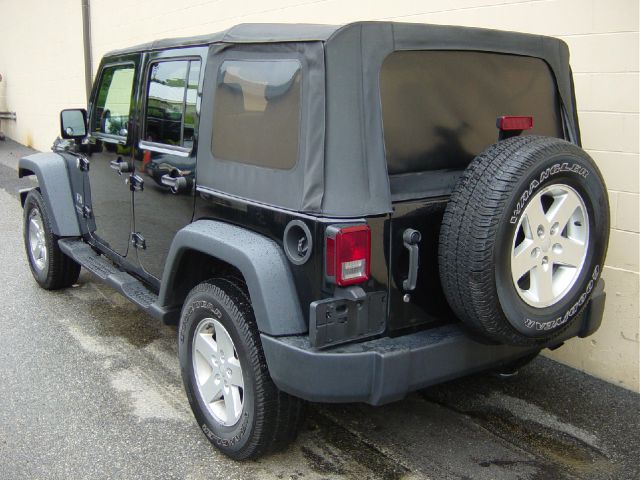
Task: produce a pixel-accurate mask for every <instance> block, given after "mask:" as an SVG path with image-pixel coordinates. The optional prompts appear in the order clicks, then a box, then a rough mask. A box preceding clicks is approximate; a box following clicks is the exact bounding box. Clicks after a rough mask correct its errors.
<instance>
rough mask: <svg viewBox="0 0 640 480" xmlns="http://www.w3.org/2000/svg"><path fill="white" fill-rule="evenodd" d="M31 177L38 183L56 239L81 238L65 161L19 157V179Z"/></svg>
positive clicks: (55, 157)
mask: <svg viewBox="0 0 640 480" xmlns="http://www.w3.org/2000/svg"><path fill="white" fill-rule="evenodd" d="M30 175H35V176H36V178H37V179H38V186H39V187H40V192H41V193H42V198H43V199H44V202H45V205H46V207H47V210H48V212H49V214H50V216H51V229H52V230H53V233H54V234H55V235H57V236H59V237H77V236H80V235H81V232H80V225H79V224H78V217H77V215H76V209H75V206H74V203H73V193H72V191H71V182H70V180H69V173H68V171H67V165H66V160H65V159H64V158H62V156H60V155H58V154H57V153H53V152H47V153H34V154H33V155H28V156H26V157H22V158H21V159H20V160H19V162H18V177H20V178H23V177H28V176H30Z"/></svg>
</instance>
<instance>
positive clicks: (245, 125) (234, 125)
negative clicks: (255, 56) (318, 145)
mask: <svg viewBox="0 0 640 480" xmlns="http://www.w3.org/2000/svg"><path fill="white" fill-rule="evenodd" d="M300 82H301V65H300V62H299V61H298V60H225V61H224V62H223V63H222V65H221V66H220V69H219V71H218V78H217V85H216V90H215V94H214V107H213V134H212V137H211V150H212V153H213V156H214V157H216V158H220V159H223V160H228V161H232V162H239V163H244V164H249V165H257V166H260V167H266V168H272V169H281V170H288V169H291V168H293V167H294V166H295V164H296V162H297V159H298V143H299V130H300V104H301V102H300V93H301V92H300Z"/></svg>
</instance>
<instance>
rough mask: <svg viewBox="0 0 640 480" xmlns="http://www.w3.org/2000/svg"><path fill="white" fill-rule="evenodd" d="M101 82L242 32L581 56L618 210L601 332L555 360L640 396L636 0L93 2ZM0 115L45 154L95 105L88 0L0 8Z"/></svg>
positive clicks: (580, 81)
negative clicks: (127, 64) (300, 32)
mask: <svg viewBox="0 0 640 480" xmlns="http://www.w3.org/2000/svg"><path fill="white" fill-rule="evenodd" d="M91 7H92V12H91V13H92V29H93V52H94V63H95V65H94V72H95V69H96V68H97V64H98V62H99V61H100V57H101V56H102V54H104V53H105V52H106V51H108V50H112V49H115V48H120V47H125V46H130V45H132V44H137V43H142V42H146V41H149V40H154V39H158V38H163V37H175V36H185V35H195V34H204V33H211V32H215V31H219V30H221V29H225V28H227V27H230V26H232V25H235V24H237V23H243V22H309V23H333V24H339V23H345V22H350V21H355V20H395V21H405V22H426V23H440V24H455V25H469V26H478V27H490V28H496V29H501V30H517V31H522V32H530V33H539V34H545V35H551V36H555V37H559V38H562V39H563V40H565V41H566V42H567V43H568V44H569V47H570V49H571V56H572V57H571V58H572V59H571V64H572V67H573V71H574V74H575V83H576V92H577V101H578V110H579V115H580V121H581V127H582V133H583V142H584V147H585V148H586V149H587V150H588V152H589V153H590V154H591V155H592V156H593V157H594V158H595V159H596V161H597V162H598V164H599V165H600V168H601V169H602V171H603V173H604V176H605V179H606V182H607V186H608V188H609V195H610V199H611V227H612V228H611V242H610V247H609V255H608V257H607V261H606V265H607V267H606V268H605V270H604V278H605V279H606V281H607V293H608V298H607V307H606V311H605V319H604V324H603V327H602V328H601V330H600V331H599V332H598V333H597V334H596V335H594V336H593V337H590V338H589V339H586V340H572V341H570V342H568V344H567V345H566V346H564V347H563V348H561V349H560V350H558V351H556V352H553V353H551V354H550V356H551V357H553V358H555V359H558V360H560V361H562V362H565V363H567V364H569V365H572V366H575V367H577V368H580V369H582V370H585V371H587V372H589V373H591V374H593V375H596V376H598V377H601V378H605V379H607V380H610V381H612V382H616V383H619V384H620V385H623V386H625V387H627V388H630V389H633V390H637V391H640V386H639V379H638V372H639V370H640V366H639V355H640V354H639V347H640V343H639V317H640V316H639V300H638V290H639V288H640V286H639V273H638V272H639V270H640V267H639V249H640V243H639V242H640V235H639V233H638V232H639V225H638V224H639V208H638V206H639V201H640V197H639V192H640V190H639V180H640V179H639V175H640V174H639V165H640V159H639V150H640V149H639V133H638V131H639V125H638V123H639V118H640V114H639V112H640V108H639V100H638V91H639V73H638V72H639V67H638V56H639V51H638V44H639V34H638V0H427V1H424V0H422V1H420V0H396V1H394V2H389V1H387V0H369V1H356V0H267V1H265V0H245V1H243V2H237V1H231V0H209V1H206V0H182V1H180V2H176V1H175V0H173V1H169V0H138V1H131V0H92V2H91ZM0 32H1V33H0V35H1V36H0V74H2V75H3V76H4V78H5V79H4V81H3V82H0V110H5V109H8V110H12V111H16V112H17V114H18V120H17V122H7V121H4V122H3V124H2V127H1V128H2V130H4V132H5V133H7V134H8V135H9V136H10V137H12V138H14V139H16V140H18V141H19V142H22V143H24V144H27V145H30V146H33V147H35V148H37V149H40V150H46V149H48V148H49V146H50V145H51V143H52V141H53V139H54V138H55V136H56V135H57V130H58V112H59V111H60V110H61V109H62V108H64V107H74V106H80V105H82V104H84V103H85V94H84V82H83V68H84V67H83V56H82V23H81V9H80V0H58V1H56V2H43V1H37V0H22V1H21V2H13V1H10V0H0Z"/></svg>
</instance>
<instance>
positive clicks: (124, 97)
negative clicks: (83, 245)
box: [84, 54, 140, 257]
mask: <svg viewBox="0 0 640 480" xmlns="http://www.w3.org/2000/svg"><path fill="white" fill-rule="evenodd" d="M139 65H140V54H130V55H122V56H118V57H111V58H108V59H107V60H105V61H103V64H102V65H101V69H100V73H99V76H98V82H97V88H96V89H95V90H94V92H93V97H92V104H91V108H90V111H91V112H90V119H89V126H90V132H89V133H90V136H89V140H90V142H92V144H93V145H92V146H91V147H92V148H91V159H90V162H91V164H90V168H89V171H88V177H87V181H86V182H85V192H84V196H85V203H86V204H87V205H90V208H91V211H92V216H93V218H94V219H95V225H96V229H95V231H93V232H92V235H93V237H94V240H95V241H96V242H97V243H99V244H101V245H102V246H104V247H106V248H108V249H109V250H111V251H113V252H115V253H117V254H118V255H120V256H122V257H125V256H126V255H127V253H128V246H129V236H130V235H131V221H132V211H131V202H132V193H131V191H130V189H129V185H128V178H129V177H130V175H131V172H132V168H133V143H134V135H135V131H134V128H133V125H134V122H133V118H134V116H135V113H136V112H135V97H136V93H137V92H136V89H135V85H136V80H137V76H138V72H139Z"/></svg>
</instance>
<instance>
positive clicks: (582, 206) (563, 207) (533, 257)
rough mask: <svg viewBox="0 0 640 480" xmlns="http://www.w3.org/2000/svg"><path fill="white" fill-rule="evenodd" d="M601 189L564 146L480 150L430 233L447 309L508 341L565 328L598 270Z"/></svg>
mask: <svg viewBox="0 0 640 480" xmlns="http://www.w3.org/2000/svg"><path fill="white" fill-rule="evenodd" d="M606 192H607V191H606V187H605V184H604V181H603V179H602V175H601V174H600V172H599V170H598V168H597V167H596V165H595V163H594V161H593V160H592V159H591V157H589V155H588V154H587V153H586V152H585V151H584V150H582V149H581V148H579V147H578V146H576V145H573V144H571V143H568V142H566V141H564V140H560V139H557V138H547V137H537V136H523V137H515V138H510V139H508V140H503V141H501V142H498V143H497V144H494V145H492V146H490V147H489V148H487V149H486V150H485V151H484V152H483V153H481V154H480V155H479V156H477V157H476V158H475V159H474V160H473V161H472V162H471V164H470V165H469V167H468V168H467V169H466V171H465V172H464V173H463V175H462V176H461V178H460V180H459V181H458V184H457V185H456V188H455V189H454V192H453V194H452V195H451V199H450V201H449V203H448V205H447V208H446V211H445V214H444V218H443V223H442V228H441V231H440V244H439V268H440V278H441V282H442V287H443V290H444V292H445V295H446V298H447V301H448V302H449V304H450V306H451V308H452V309H453V311H454V312H455V313H456V314H457V315H458V317H459V318H460V319H461V320H462V321H463V322H465V323H466V324H467V325H468V326H469V327H471V328H472V329H473V330H475V331H476V332H479V333H481V334H483V335H484V336H485V337H488V338H489V339H492V340H495V341H498V342H502V343H508V344H512V345H532V344H539V343H542V342H545V341H547V340H549V339H552V338H553V337H555V336H557V335H558V334H560V333H561V332H562V331H564V330H565V329H566V328H568V327H569V325H571V323H572V322H573V321H575V320H576V319H577V318H578V317H579V316H580V315H581V313H582V311H583V309H584V307H585V306H586V304H587V300H588V299H589V296H590V294H591V292H592V290H593V288H594V287H595V283H596V282H597V279H598V277H599V275H600V273H601V271H602V263H603V261H604V257H605V254H606V251H607V244H608V238H609V202H608V198H607V193H606Z"/></svg>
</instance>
